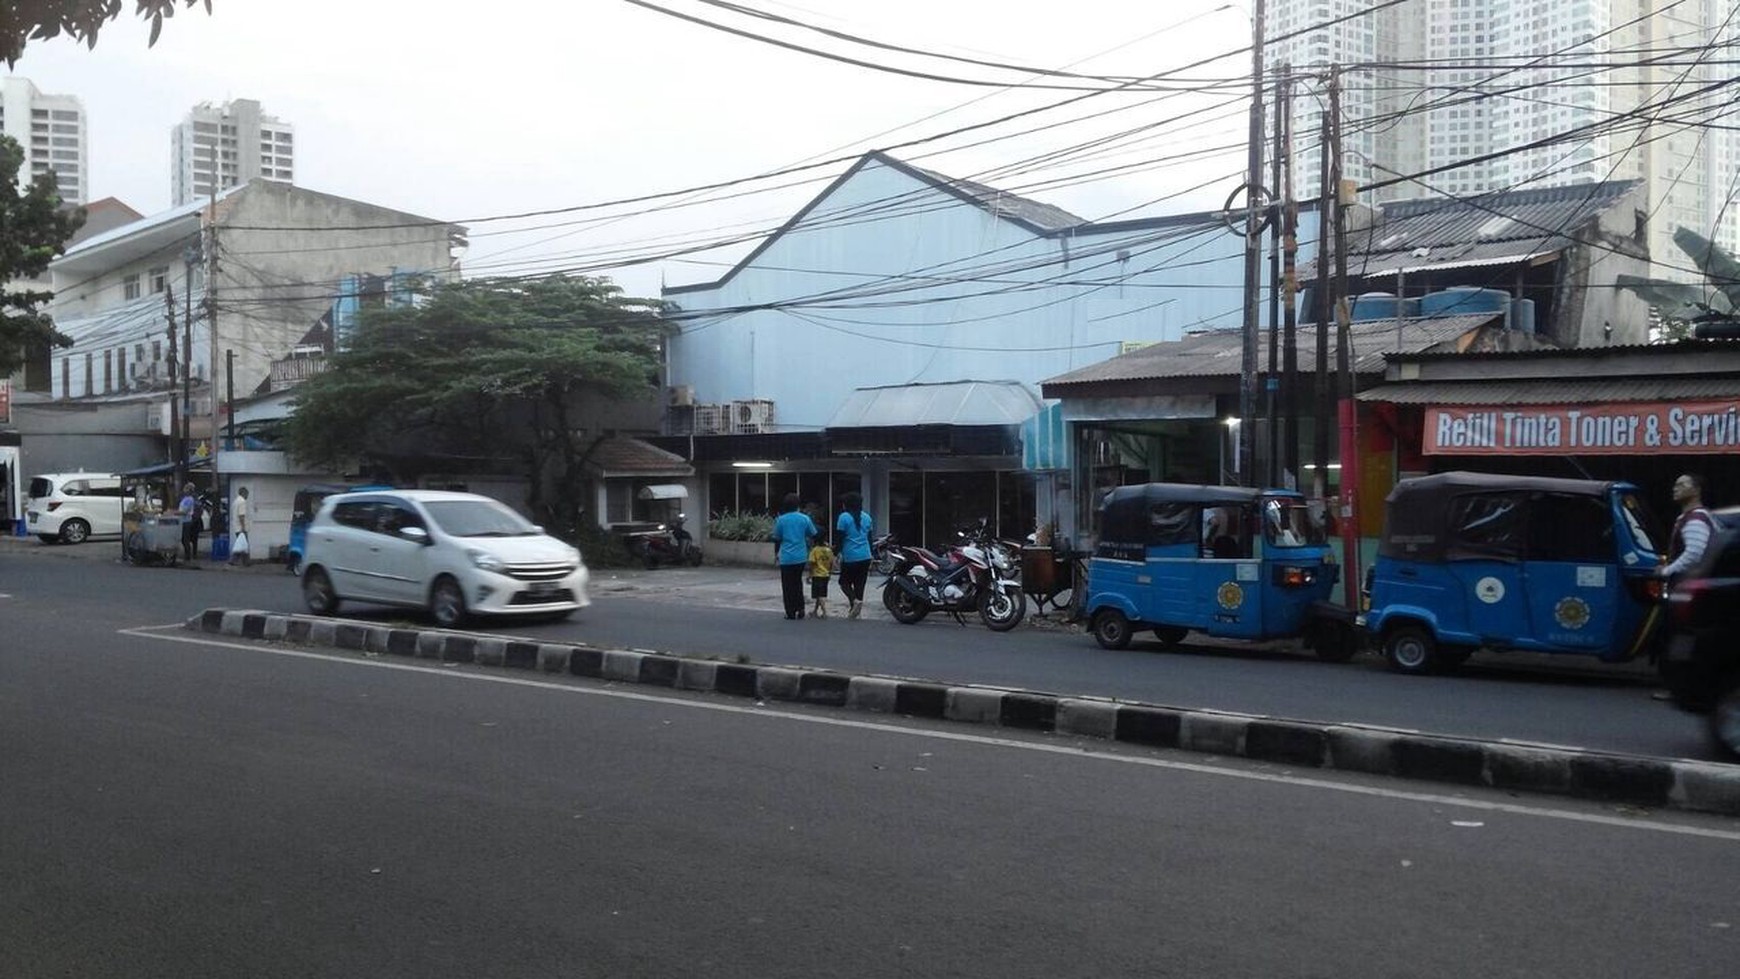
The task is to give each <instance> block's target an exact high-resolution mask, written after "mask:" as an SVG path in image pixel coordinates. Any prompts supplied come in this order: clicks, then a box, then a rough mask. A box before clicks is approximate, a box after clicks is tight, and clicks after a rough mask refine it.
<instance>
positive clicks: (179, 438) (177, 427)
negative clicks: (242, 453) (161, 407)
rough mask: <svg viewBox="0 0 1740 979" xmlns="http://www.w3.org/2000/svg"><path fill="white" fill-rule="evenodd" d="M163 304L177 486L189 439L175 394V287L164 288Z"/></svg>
mask: <svg viewBox="0 0 1740 979" xmlns="http://www.w3.org/2000/svg"><path fill="white" fill-rule="evenodd" d="M163 305H164V308H165V309H167V310H168V312H169V438H170V440H171V441H170V451H171V456H170V459H171V461H173V462H174V463H175V488H176V489H178V490H179V489H180V488H181V483H182V481H183V480H185V479H186V478H187V439H186V437H185V436H184V434H183V433H182V431H181V406H180V405H179V404H178V403H177V402H178V400H179V399H177V397H176V395H175V289H174V288H173V287H169V288H165V289H164V290H163Z"/></svg>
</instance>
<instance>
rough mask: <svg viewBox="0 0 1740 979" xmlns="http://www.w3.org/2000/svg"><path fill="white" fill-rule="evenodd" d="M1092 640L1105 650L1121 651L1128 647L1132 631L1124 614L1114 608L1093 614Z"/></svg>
mask: <svg viewBox="0 0 1740 979" xmlns="http://www.w3.org/2000/svg"><path fill="white" fill-rule="evenodd" d="M1093 629H1094V640H1095V641H1096V642H1098V643H1099V644H1100V645H1101V646H1104V647H1105V648H1107V649H1123V648H1125V647H1126V646H1128V645H1130V635H1131V633H1132V632H1134V630H1133V629H1132V628H1131V627H1130V620H1129V619H1127V618H1125V617H1124V613H1122V612H1120V611H1118V610H1117V609H1115V608H1103V609H1100V610H1099V611H1098V612H1095V613H1094V620H1093Z"/></svg>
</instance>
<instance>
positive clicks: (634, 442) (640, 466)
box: [586, 435, 695, 477]
mask: <svg viewBox="0 0 1740 979" xmlns="http://www.w3.org/2000/svg"><path fill="white" fill-rule="evenodd" d="M586 466H587V467H588V468H590V469H591V470H593V471H594V472H596V473H597V474H598V475H600V476H604V477H609V476H679V477H680V476H693V475H694V474H695V469H694V467H693V466H691V465H689V463H688V461H687V460H685V459H684V458H683V457H682V456H680V455H677V454H676V453H675V452H666V451H665V450H664V449H661V448H659V447H658V446H656V445H653V444H652V443H650V442H643V441H641V440H640V439H637V438H631V437H629V436H626V435H613V436H611V437H609V438H607V439H604V440H603V441H601V442H599V443H598V444H597V445H596V446H594V447H593V449H592V451H591V452H590V453H588V454H587V456H586Z"/></svg>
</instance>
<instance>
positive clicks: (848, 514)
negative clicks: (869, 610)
mask: <svg viewBox="0 0 1740 979" xmlns="http://www.w3.org/2000/svg"><path fill="white" fill-rule="evenodd" d="M874 526H875V524H873V523H872V522H871V520H870V515H869V514H868V513H865V512H864V497H863V496H862V495H861V494H858V493H847V494H846V495H845V496H842V497H841V498H840V520H839V522H838V523H837V524H836V525H835V529H836V530H838V531H839V533H838V534H835V535H834V539H835V540H837V541H840V592H841V594H843V595H845V596H846V601H848V602H850V603H851V607H850V608H848V609H847V610H846V618H848V619H855V618H857V617H858V616H859V614H860V613H862V612H863V611H864V581H865V579H867V578H869V577H870V531H871V528H872V527H874Z"/></svg>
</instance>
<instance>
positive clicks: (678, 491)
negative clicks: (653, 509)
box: [635, 483, 689, 500]
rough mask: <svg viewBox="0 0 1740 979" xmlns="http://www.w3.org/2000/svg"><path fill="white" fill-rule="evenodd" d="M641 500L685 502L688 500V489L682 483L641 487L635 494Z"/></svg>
mask: <svg viewBox="0 0 1740 979" xmlns="http://www.w3.org/2000/svg"><path fill="white" fill-rule="evenodd" d="M635 495H637V496H639V497H640V498H641V499H643V500H686V499H688V498H689V488H688V487H687V486H684V485H683V484H682V483H654V484H652V485H651V486H642V487H641V488H640V492H639V493H637V494H635Z"/></svg>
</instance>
